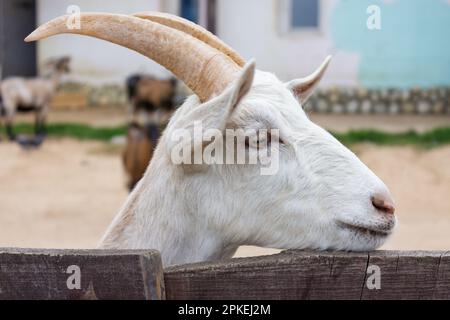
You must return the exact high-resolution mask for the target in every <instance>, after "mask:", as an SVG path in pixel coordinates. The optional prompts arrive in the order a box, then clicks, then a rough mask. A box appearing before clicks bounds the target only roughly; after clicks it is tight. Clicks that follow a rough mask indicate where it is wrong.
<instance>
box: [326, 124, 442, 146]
mask: <svg viewBox="0 0 450 320" xmlns="http://www.w3.org/2000/svg"><path fill="white" fill-rule="evenodd" d="M332 134H333V135H334V136H335V137H336V138H337V139H338V140H340V141H341V142H342V143H343V144H345V145H349V146H351V145H354V144H357V143H367V142H368V143H374V144H377V145H415V146H420V147H425V148H431V147H437V146H441V145H445V144H450V127H443V128H436V129H432V130H429V131H426V132H424V133H417V132H416V131H408V132H404V133H386V132H382V131H378V130H355V131H349V132H347V133H344V134H341V133H332Z"/></svg>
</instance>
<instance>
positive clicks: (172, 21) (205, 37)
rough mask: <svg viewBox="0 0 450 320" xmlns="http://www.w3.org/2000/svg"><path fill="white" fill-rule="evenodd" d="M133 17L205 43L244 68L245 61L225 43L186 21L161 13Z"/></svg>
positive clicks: (137, 14) (141, 13)
mask: <svg viewBox="0 0 450 320" xmlns="http://www.w3.org/2000/svg"><path fill="white" fill-rule="evenodd" d="M133 16H135V17H138V18H141V19H146V20H150V21H153V22H157V23H160V24H162V25H165V26H167V27H170V28H173V29H177V30H179V31H182V32H184V33H187V34H189V35H191V36H193V37H194V38H197V39H199V40H201V41H203V42H205V43H206V44H208V45H210V46H211V47H213V48H214V49H217V50H219V51H220V52H223V53H224V54H225V55H227V56H228V57H230V58H231V59H232V60H233V61H234V62H235V63H236V64H237V65H238V66H240V67H244V65H245V60H244V59H243V58H242V57H241V56H240V55H239V53H237V52H236V51H235V50H234V49H233V48H231V47H230V46H229V45H227V44H226V43H225V42H223V41H222V40H220V39H219V38H218V37H216V36H215V35H214V34H212V33H211V32H209V31H208V30H206V29H205V28H203V27H201V26H199V25H197V24H195V23H193V22H191V21H189V20H187V19H184V18H181V17H179V16H175V15H172V14H168V13H163V12H139V13H136V14H134V15H133Z"/></svg>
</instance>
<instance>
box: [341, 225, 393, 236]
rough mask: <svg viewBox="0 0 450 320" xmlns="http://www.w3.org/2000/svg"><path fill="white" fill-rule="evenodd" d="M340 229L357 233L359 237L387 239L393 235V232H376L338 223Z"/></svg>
mask: <svg viewBox="0 0 450 320" xmlns="http://www.w3.org/2000/svg"><path fill="white" fill-rule="evenodd" d="M338 225H339V227H341V228H343V229H346V230H350V231H352V232H355V233H357V234H359V235H364V236H369V237H377V238H386V237H388V236H390V235H391V233H392V231H391V230H374V229H371V228H368V227H363V226H356V225H353V224H349V223H345V222H341V221H340V222H338Z"/></svg>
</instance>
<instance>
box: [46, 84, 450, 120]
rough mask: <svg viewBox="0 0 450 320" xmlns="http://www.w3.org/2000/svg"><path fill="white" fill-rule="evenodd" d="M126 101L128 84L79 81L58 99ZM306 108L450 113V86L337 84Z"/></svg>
mask: <svg viewBox="0 0 450 320" xmlns="http://www.w3.org/2000/svg"><path fill="white" fill-rule="evenodd" d="M186 94H188V93H186V92H180V93H179V95H180V96H181V95H186ZM182 100H183V99H180V101H182ZM126 104H127V96H126V90H125V87H124V86H120V85H105V86H98V87H93V86H87V85H82V84H77V83H67V84H64V85H62V86H61V88H60V90H59V91H58V93H57V95H56V97H55V101H54V106H55V107H56V108H65V107H69V108H71V107H72V108H75V109H77V108H80V109H81V108H85V107H117V106H118V107H120V106H124V105H126ZM304 108H305V110H306V111H308V112H309V111H312V112H316V113H334V114H357V113H359V114H437V115H444V114H447V115H450V87H439V88H432V89H420V88H415V89H411V90H397V89H363V88H356V89H354V88H337V87H335V88H329V89H321V90H318V91H317V92H316V93H315V94H314V95H313V96H312V97H311V99H310V100H309V101H308V102H307V103H306V105H305V106H304Z"/></svg>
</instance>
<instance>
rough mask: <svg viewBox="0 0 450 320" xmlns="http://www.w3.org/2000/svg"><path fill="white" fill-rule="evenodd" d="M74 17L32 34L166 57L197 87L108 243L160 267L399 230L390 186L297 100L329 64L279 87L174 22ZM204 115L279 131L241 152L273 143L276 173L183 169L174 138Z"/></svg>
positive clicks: (198, 144) (357, 240) (369, 238)
mask: <svg viewBox="0 0 450 320" xmlns="http://www.w3.org/2000/svg"><path fill="white" fill-rule="evenodd" d="M67 19H69V17H68V16H63V17H59V18H56V19H55V20H52V21H50V22H48V23H47V24H45V25H44V26H42V27H40V28H38V29H37V30H36V31H34V32H33V33H32V34H31V35H29V36H28V38H27V39H26V41H33V40H39V39H43V38H46V37H49V36H52V35H56V34H60V33H76V34H83V35H89V36H93V37H97V38H100V39H103V40H107V41H110V42H113V43H116V44H119V45H122V46H125V47H128V48H130V49H134V50H136V51H137V52H139V53H141V54H143V55H146V56H147V57H149V58H151V59H153V60H155V61H157V62H159V63H160V64H161V65H163V66H165V67H166V68H168V69H169V70H170V71H172V72H173V73H174V74H175V75H176V76H177V77H178V78H179V79H180V80H183V81H184V82H185V83H186V85H187V86H188V87H189V88H191V89H192V91H193V92H194V93H195V95H193V96H192V97H190V98H189V99H188V100H187V101H186V102H185V103H184V104H183V105H182V106H181V107H180V108H179V109H178V110H177V111H176V112H175V114H174V116H173V117H172V118H171V120H170V122H169V125H168V126H167V128H166V130H165V132H164V134H163V136H162V137H161V140H160V143H159V144H158V147H157V148H156V150H155V154H154V156H153V159H152V161H151V163H150V165H149V167H148V169H147V171H146V173H145V175H144V178H143V179H142V180H141V181H140V182H139V183H138V185H137V186H136V188H135V189H134V191H133V192H132V193H131V194H130V196H129V198H128V200H127V201H126V203H125V205H124V207H123V208H122V209H121V211H120V212H119V214H118V215H117V216H116V218H115V219H114V221H113V222H112V224H111V226H110V227H109V229H108V230H107V232H106V234H105V236H104V237H103V239H102V242H101V245H100V247H101V248H109V249H150V248H153V249H158V250H160V251H161V254H162V258H163V262H164V264H166V265H173V264H180V263H189V262H195V261H206V260H216V259H222V258H229V257H231V256H232V255H233V254H234V253H235V251H236V250H237V248H238V247H239V246H241V245H257V246H261V247H273V248H283V249H287V248H297V249H302V248H309V249H320V250H325V249H334V250H355V251H359V250H373V249H375V248H377V247H379V246H380V245H382V244H383V243H384V242H385V241H386V239H387V238H388V237H389V235H390V234H391V233H392V232H393V229H394V226H395V225H396V217H395V215H394V204H393V200H392V198H391V195H390V193H389V191H388V188H387V187H386V186H385V184H384V183H383V182H382V181H381V180H380V179H379V178H378V177H377V176H376V175H375V174H374V173H373V172H372V171H371V170H370V169H369V168H367V167H366V166H365V165H364V164H363V163H362V162H361V161H360V160H359V159H358V158H357V157H356V155H355V154H353V153H352V152H351V151H350V150H349V149H347V148H346V147H345V146H343V145H342V144H341V143H340V142H339V141H337V140H336V139H335V138H334V137H333V136H332V135H331V134H329V133H328V132H327V131H325V130H323V129H322V128H320V127H318V126H317V125H315V124H314V123H312V122H311V121H310V120H309V119H308V117H307V116H306V114H305V112H304V111H303V109H302V107H301V105H302V104H303V103H305V101H306V100H307V99H308V97H309V96H310V95H311V93H312V92H313V89H314V88H315V87H316V85H317V83H318V82H319V80H320V78H321V77H322V75H323V74H324V72H325V69H326V67H327V65H328V63H329V59H327V60H326V61H325V63H324V64H323V65H322V66H321V67H320V68H319V70H318V71H316V72H315V73H314V74H312V75H311V76H309V77H307V78H304V79H298V80H294V81H291V82H289V83H283V82H281V81H280V80H278V79H277V77H276V76H275V75H273V74H271V73H267V72H263V71H259V70H258V71H256V70H255V63H254V62H253V61H251V62H249V63H247V64H245V66H244V61H243V59H242V58H240V57H239V55H238V54H237V53H235V52H234V51H233V49H231V48H229V47H228V46H227V45H226V44H224V43H223V42H221V41H220V40H219V39H217V38H216V37H215V36H213V35H212V34H210V33H208V32H207V31H205V30H203V29H202V28H200V27H199V26H196V25H194V24H191V23H189V22H185V21H184V20H182V19H180V18H178V17H173V16H170V15H167V14H160V13H142V14H138V15H135V16H127V15H117V14H107V13H83V14H81V25H82V28H80V29H67V26H66V21H67ZM198 122H200V123H202V125H203V128H204V130H205V131H206V130H209V129H215V131H214V132H216V131H219V132H225V131H226V130H229V129H230V128H231V129H242V130H250V129H251V130H264V129H268V130H270V129H278V136H274V135H272V136H269V135H268V136H267V137H266V138H265V140H266V141H265V142H266V143H263V141H256V142H255V141H253V140H252V141H253V142H252V143H245V150H246V152H249V153H252V152H256V151H257V149H258V148H269V147H268V145H270V144H273V145H274V146H275V147H276V149H274V150H277V151H278V152H279V156H278V158H279V170H278V171H277V172H276V173H275V174H272V175H262V174H260V172H261V171H260V169H261V167H263V166H264V165H265V164H263V163H262V162H261V163H259V162H258V163H257V164H255V165H247V164H242V165H241V164H232V165H229V164H226V165H223V164H220V163H210V164H204V163H203V164H189V162H186V163H182V164H177V163H176V162H174V161H173V152H174V148H178V147H179V146H178V142H175V140H176V139H174V135H177V133H178V132H180V130H181V131H182V132H185V131H186V132H192V131H193V130H194V127H195V123H198ZM216 139H219V140H220V136H219V138H216ZM263 140H264V138H263ZM219 142H220V141H219ZM276 142H278V143H276ZM209 143H211V139H194V140H193V141H190V142H189V143H186V144H185V145H184V147H186V148H187V150H188V151H190V152H191V153H195V152H196V150H199V149H200V148H202V147H205V146H206V147H208V146H209ZM261 146H262V147H261ZM264 146H265V147H264ZM271 148H272V146H271ZM224 149H225V153H226V154H229V153H230V154H231V152H232V151H234V147H231V148H228V146H227V145H225V147H224Z"/></svg>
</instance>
